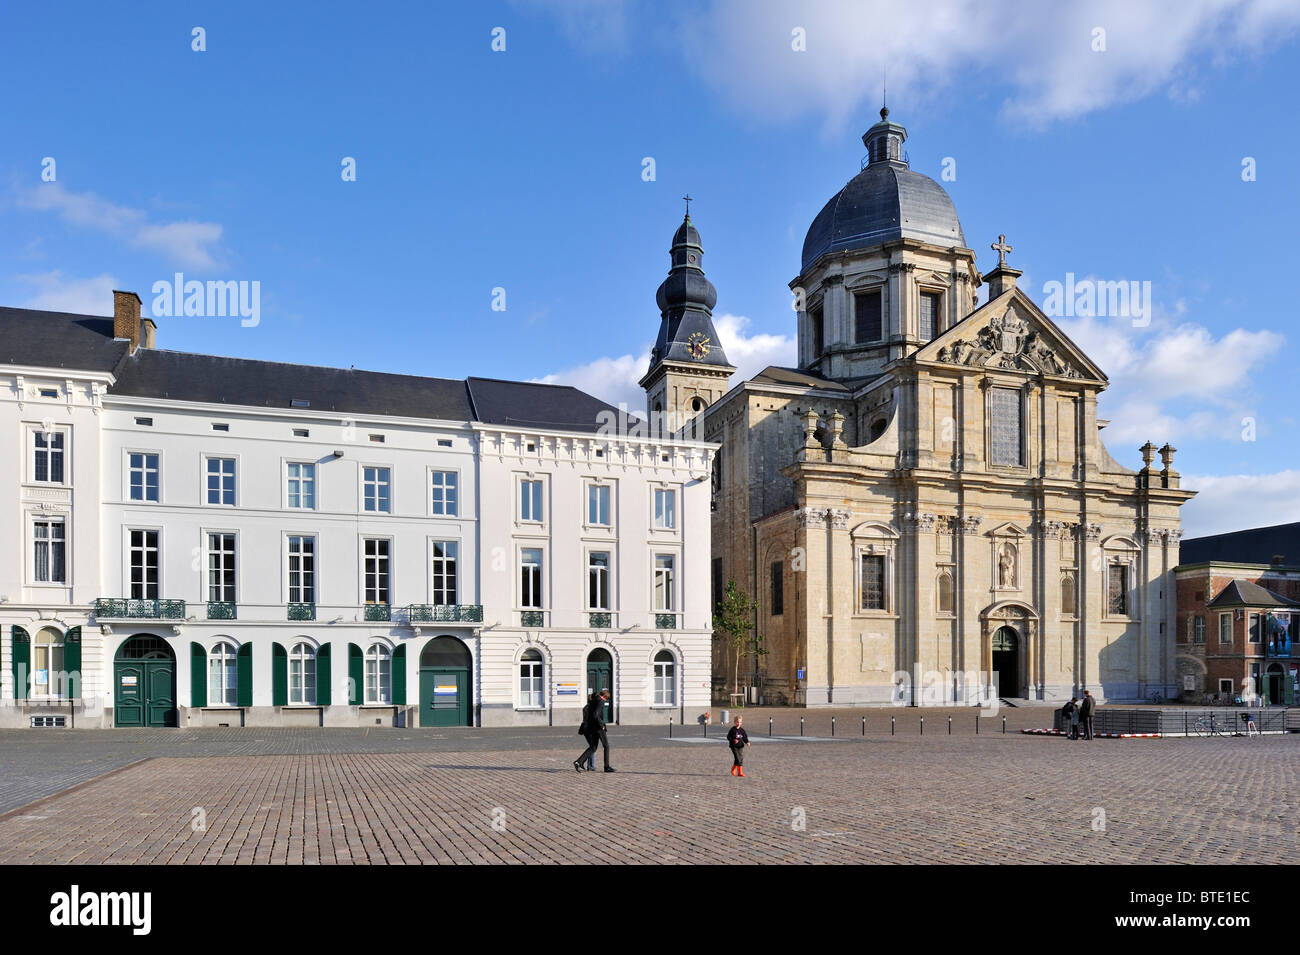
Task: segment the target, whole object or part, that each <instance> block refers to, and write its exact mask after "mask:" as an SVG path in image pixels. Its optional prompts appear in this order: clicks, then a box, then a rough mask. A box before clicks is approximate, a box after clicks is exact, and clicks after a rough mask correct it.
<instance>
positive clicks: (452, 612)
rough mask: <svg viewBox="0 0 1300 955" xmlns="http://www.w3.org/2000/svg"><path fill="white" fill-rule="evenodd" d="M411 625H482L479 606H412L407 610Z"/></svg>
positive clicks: (407, 617)
mask: <svg viewBox="0 0 1300 955" xmlns="http://www.w3.org/2000/svg"><path fill="white" fill-rule="evenodd" d="M406 619H407V620H408V621H409V622H411V623H482V622H483V607H482V606H481V605H479V604H411V605H410V606H409V607H407V608H406Z"/></svg>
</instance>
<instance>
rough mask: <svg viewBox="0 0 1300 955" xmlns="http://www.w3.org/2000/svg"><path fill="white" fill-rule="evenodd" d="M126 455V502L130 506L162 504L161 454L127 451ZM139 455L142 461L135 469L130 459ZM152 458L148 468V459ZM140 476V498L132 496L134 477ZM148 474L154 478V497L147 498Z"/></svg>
mask: <svg viewBox="0 0 1300 955" xmlns="http://www.w3.org/2000/svg"><path fill="white" fill-rule="evenodd" d="M124 454H125V455H126V500H127V501H128V502H130V503H131V504H159V503H161V502H162V452H161V451H144V450H131V449H128V450H127V451H125V452H124ZM136 455H139V456H140V457H141V458H142V460H141V463H140V467H138V468H137V467H136V466H135V465H134V464H133V463H132V462H131V459H132V458H134V457H135V456H136ZM150 458H153V467H150V466H149V459H150ZM137 472H138V473H139V474H140V495H141V496H140V497H136V496H135V494H134V486H135V480H134V479H135V475H136V473H137ZM150 474H153V475H154V476H155V494H156V496H155V497H152V498H151V497H149V481H148V477H149V475H150Z"/></svg>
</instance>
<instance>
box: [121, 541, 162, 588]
mask: <svg viewBox="0 0 1300 955" xmlns="http://www.w3.org/2000/svg"><path fill="white" fill-rule="evenodd" d="M124 530H125V531H126V588H125V593H126V597H127V599H129V600H158V599H160V598H161V596H162V530H161V529H159V528H157V527H127V528H124ZM135 534H145V535H148V534H153V535H154V545H153V547H152V548H151V547H150V546H149V544H148V540H147V538H142V542H141V547H140V548H137V547H136V546H135V544H134V543H133V542H132V540H131V538H132V537H133V536H134V535H135ZM150 551H152V552H153V555H154V577H155V580H154V594H153V596H152V597H150V596H149V593H148V589H149V588H148V581H147V580H145V579H144V578H145V577H146V576H147V571H148V566H147V560H146V562H145V563H142V565H141V568H140V569H141V578H142V579H141V588H142V589H141V593H140V595H139V596H138V597H137V596H136V595H135V593H134V587H135V569H136V568H135V558H136V554H137V552H138V553H140V555H141V556H142V557H147V555H148V554H149V553H150Z"/></svg>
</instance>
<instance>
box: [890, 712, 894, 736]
mask: <svg viewBox="0 0 1300 955" xmlns="http://www.w3.org/2000/svg"><path fill="white" fill-rule="evenodd" d="M889 735H890V736H893V735H894V718H893V717H892V716H891V717H890V718H889Z"/></svg>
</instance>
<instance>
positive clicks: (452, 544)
mask: <svg viewBox="0 0 1300 955" xmlns="http://www.w3.org/2000/svg"><path fill="white" fill-rule="evenodd" d="M439 544H442V545H443V547H444V550H446V549H447V548H450V550H449V552H445V553H444V555H443V556H442V557H439V556H438V555H437V553H436V551H435V548H436V547H437V546H438V545H439ZM448 563H450V564H451V577H452V581H453V583H452V590H451V598H452V599H451V600H439V599H437V598H438V596H439V590H438V585H437V584H436V583H435V580H436V577H437V573H436V571H437V569H438V566H439V564H442V565H443V577H444V579H445V577H446V564H448ZM460 584H461V578H460V540H459V538H438V537H431V538H429V603H431V604H433V605H434V606H442V607H450V606H455V605H456V604H458V603H460ZM441 594H442V596H446V586H445V584H444V587H443V589H442V591H441Z"/></svg>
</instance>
